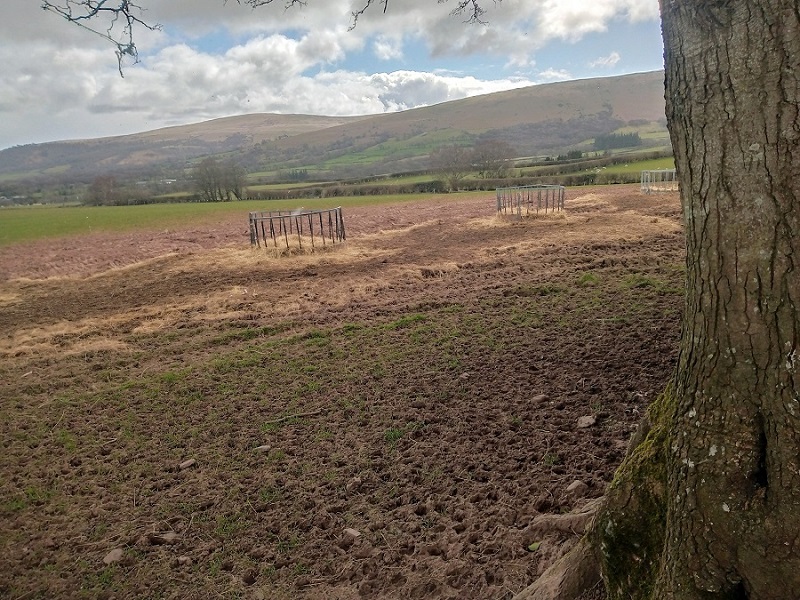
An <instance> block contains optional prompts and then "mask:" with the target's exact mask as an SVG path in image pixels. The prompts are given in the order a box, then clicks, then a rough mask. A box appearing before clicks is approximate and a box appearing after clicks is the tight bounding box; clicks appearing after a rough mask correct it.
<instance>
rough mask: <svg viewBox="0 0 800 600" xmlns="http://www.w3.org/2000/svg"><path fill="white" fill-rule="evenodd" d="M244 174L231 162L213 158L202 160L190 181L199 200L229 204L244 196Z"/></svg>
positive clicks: (240, 168) (242, 170)
mask: <svg viewBox="0 0 800 600" xmlns="http://www.w3.org/2000/svg"><path fill="white" fill-rule="evenodd" d="M245 176H246V173H245V171H244V169H243V168H242V167H240V166H239V165H237V164H236V163H234V162H232V161H221V160H219V159H217V158H215V157H213V156H211V157H208V158H204V159H203V160H202V161H200V163H199V164H198V165H197V166H196V167H195V168H194V170H193V172H192V179H193V180H194V186H195V189H196V190H197V193H198V194H199V195H200V198H201V199H202V200H203V201H205V202H230V201H231V200H233V199H234V198H235V199H236V200H242V199H244V196H245V183H246V178H245Z"/></svg>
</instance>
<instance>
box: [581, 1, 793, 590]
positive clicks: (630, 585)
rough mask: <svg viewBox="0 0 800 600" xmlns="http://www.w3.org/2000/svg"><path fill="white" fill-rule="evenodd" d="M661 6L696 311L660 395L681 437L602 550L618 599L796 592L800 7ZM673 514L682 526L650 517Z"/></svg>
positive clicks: (613, 500)
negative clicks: (669, 382)
mask: <svg viewBox="0 0 800 600" xmlns="http://www.w3.org/2000/svg"><path fill="white" fill-rule="evenodd" d="M661 11H662V27H663V36H664V46H665V64H666V100H667V120H668V124H669V128H670V134H671V137H672V144H673V148H674V151H675V161H676V167H677V169H678V176H679V180H680V184H681V199H682V204H683V211H684V217H685V222H686V240H687V241H686V244H687V263H686V271H687V295H686V310H685V316H684V323H683V330H682V338H681V351H680V356H679V361H678V366H677V370H676V375H675V378H674V382H673V384H672V386H671V389H670V392H669V393H668V394H667V395H666V397H665V398H663V399H662V400H661V401H660V405H659V406H658V407H657V410H658V412H659V413H660V414H661V415H662V416H663V418H664V419H665V421H664V422H665V423H666V425H665V426H664V428H663V429H662V430H661V431H664V432H665V435H664V436H662V437H658V436H655V438H652V439H651V442H652V441H653V440H654V439H655V440H662V443H661V445H658V444H656V445H655V446H653V445H652V444H651V445H649V446H648V445H646V444H642V445H640V449H639V451H634V452H633V453H632V456H631V457H629V458H630V459H631V460H626V464H625V465H623V468H622V469H621V471H620V473H621V474H622V476H620V474H618V479H619V481H616V480H615V485H612V489H611V491H610V494H609V502H608V504H607V507H608V508H607V509H606V511H605V513H604V514H603V515H601V516H600V518H599V519H598V527H597V530H596V531H595V534H596V536H597V537H596V547H597V548H598V549H599V551H600V554H601V555H602V559H603V561H602V562H603V564H604V577H605V579H606V582H607V587H608V591H609V595H610V596H611V597H613V598H654V599H656V598H657V599H659V600H694V599H705V600H710V599H748V600H769V599H788V598H797V597H800V270H799V269H798V267H800V264H796V263H800V143H799V142H800V9H799V8H798V4H797V2H796V0H792V1H788V0H762V1H756V0H737V1H730V0H712V1H708V2H702V1H699V0H695V1H689V0H662V2H661ZM651 437H652V436H651ZM654 448H655V450H654ZM637 456H638V457H639V458H638V459H636V458H635V457H637ZM642 456H650V458H651V463H652V464H650V468H642V465H644V466H645V467H646V466H647V461H646V460H645V461H644V462H643V461H642V460H641V458H642ZM659 463H661V464H662V465H663V467H664V469H663V470H660V469H658V468H653V467H657V466H658V464H659ZM626 469H627V471H628V472H630V473H633V476H632V477H628V478H627V479H626V478H625V476H624V472H625V471H626ZM626 481H627V482H630V481H633V482H635V485H630V483H625V482H626ZM661 486H664V489H665V490H666V493H665V494H662V493H660V489H661ZM641 506H645V507H646V508H647V510H638V508H641ZM637 507H638V508H637ZM662 509H665V510H666V524H665V528H664V527H662V526H661V525H659V524H658V523H654V522H653V521H652V519H651V520H648V519H646V518H643V515H644V516H646V515H647V514H648V510H649V511H650V512H651V513H655V514H657V513H658V511H660V510H662ZM631 515H637V518H638V520H637V518H631ZM654 541H655V545H653V542H654ZM643 548H645V549H650V550H651V551H650V552H649V554H648V553H647V552H643ZM653 548H656V549H658V548H660V550H659V551H657V552H653V551H652V549H653ZM628 566H630V567H631V569H632V570H634V571H635V576H634V577H630V576H628V577H626V576H625V573H626V572H627V573H628V574H630V573H631V572H632V571H627V567H628ZM620 567H622V568H621V569H620ZM636 569H638V570H636ZM615 570H616V571H615Z"/></svg>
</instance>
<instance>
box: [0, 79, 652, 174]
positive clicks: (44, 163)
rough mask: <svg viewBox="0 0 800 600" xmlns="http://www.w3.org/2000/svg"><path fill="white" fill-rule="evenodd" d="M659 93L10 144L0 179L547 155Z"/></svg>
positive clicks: (527, 99)
mask: <svg viewBox="0 0 800 600" xmlns="http://www.w3.org/2000/svg"><path fill="white" fill-rule="evenodd" d="M663 89H664V88H663V71H651V72H646V73H634V74H629V75H621V76H615V77H602V78H593V79H580V80H573V81H566V82H557V83H550V84H540V85H535V86H529V87H525V88H517V89H514V90H507V91H502V92H495V93H492V94H484V95H479V96H472V97H469V98H463V99H458V100H451V101H447V102H442V103H439V104H434V105H431V106H426V107H420V108H414V109H409V110H405V111H401V112H395V113H381V114H376V115H362V116H350V117H330V116H314V115H300V114H292V115H283V114H273V113H254V114H248V115H238V116H231V117H221V118H218V119H212V120H210V121H203V122H199V123H192V124H188V125H176V126H170V127H164V128H159V129H155V130H150V131H145V132H141V133H134V134H128V135H122V136H113V137H106V138H94V139H87V140H64V141H56V142H47V143H40V144H28V145H24V146H14V147H12V148H8V149H5V150H2V151H0V175H3V176H5V177H6V178H9V177H14V176H17V177H27V178H37V177H50V178H54V177H63V178H69V177H71V178H76V179H81V178H83V179H86V178H87V177H91V176H93V175H97V174H103V173H115V174H128V175H135V174H140V173H146V172H147V173H153V172H156V173H167V172H169V171H181V170H184V169H185V168H186V167H187V166H191V164H192V163H193V162H194V161H196V160H198V159H199V158H200V157H203V156H207V155H225V156H227V157H229V158H232V159H234V160H237V162H240V163H242V164H244V165H245V166H246V167H248V169H249V170H251V171H252V170H259V169H263V168H265V167H267V168H269V167H276V168H298V167H308V166H312V165H317V166H318V167H319V168H320V169H326V168H327V169H329V168H331V165H334V166H336V165H339V168H344V167H342V166H341V164H340V163H347V162H348V161H347V160H345V158H350V159H352V160H350V161H349V163H348V164H347V165H345V166H346V167H347V168H348V169H349V170H350V171H353V172H359V170H360V171H364V172H367V171H369V170H370V169H371V168H372V169H373V170H375V169H378V166H375V167H374V168H373V167H370V166H369V163H370V161H372V162H380V169H381V170H383V171H386V170H387V169H389V170H391V169H392V168H394V167H397V168H418V167H419V164H421V161H422V158H423V157H424V156H426V154H427V152H429V151H430V150H431V149H432V148H433V147H434V145H435V144H440V145H444V144H447V143H463V144H466V143H469V142H470V141H474V140H478V139H481V138H482V137H484V138H486V137H490V138H497V139H504V140H506V141H509V142H510V143H512V145H513V146H514V147H515V148H518V149H519V151H520V152H521V153H522V154H523V155H525V154H534V153H536V152H550V151H557V150H559V149H561V148H567V147H570V146H573V145H575V144H579V143H580V142H581V141H583V140H587V139H590V138H592V137H594V136H596V135H600V134H603V133H609V132H610V131H613V130H615V129H618V128H620V127H624V126H626V125H630V124H632V123H634V124H635V123H643V122H662V121H663V119H664V91H663ZM392 152H395V156H390V155H391V154H392ZM376 156H377V157H378V158H377V159H376V158H375V157H376ZM359 157H363V160H361V161H360V162H359V160H360V159H359ZM337 161H338V162H337ZM354 163H357V164H354Z"/></svg>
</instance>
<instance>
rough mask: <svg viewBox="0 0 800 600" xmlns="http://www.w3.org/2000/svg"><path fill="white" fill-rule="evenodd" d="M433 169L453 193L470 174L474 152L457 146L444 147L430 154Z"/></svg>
mask: <svg viewBox="0 0 800 600" xmlns="http://www.w3.org/2000/svg"><path fill="white" fill-rule="evenodd" d="M430 164H431V169H433V171H434V172H436V173H438V174H440V175H441V176H442V178H443V179H444V180H445V181H446V182H447V185H448V187H449V188H450V190H451V191H456V190H458V184H459V182H460V181H461V180H462V179H464V177H466V176H467V175H469V174H470V172H471V171H472V170H473V169H472V150H471V149H470V148H468V147H466V146H459V145H456V144H453V145H450V146H442V147H440V148H437V149H436V150H434V151H433V152H431V153H430Z"/></svg>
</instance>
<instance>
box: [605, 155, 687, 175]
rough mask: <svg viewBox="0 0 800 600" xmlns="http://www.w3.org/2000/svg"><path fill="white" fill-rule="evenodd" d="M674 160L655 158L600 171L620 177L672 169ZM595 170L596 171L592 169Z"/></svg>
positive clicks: (670, 158)
mask: <svg viewBox="0 0 800 600" xmlns="http://www.w3.org/2000/svg"><path fill="white" fill-rule="evenodd" d="M674 168H675V159H674V158H672V157H667V158H656V159H653V160H639V161H635V162H630V163H622V164H619V165H611V166H609V167H605V168H603V169H602V171H603V172H604V173H608V174H613V175H622V174H630V173H640V172H641V171H651V170H656V169H674ZM593 170H597V169H593Z"/></svg>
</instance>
